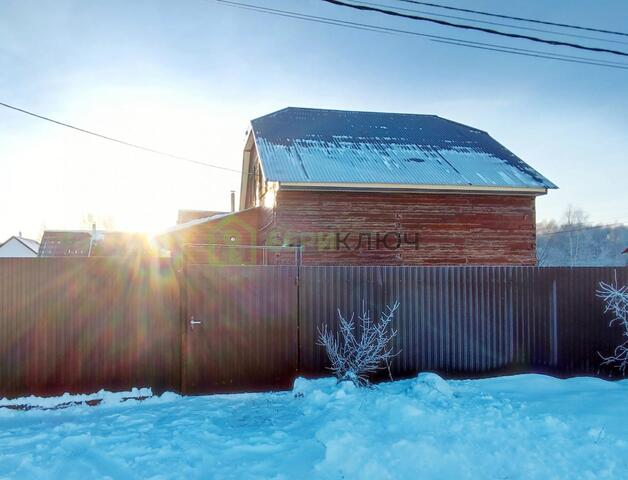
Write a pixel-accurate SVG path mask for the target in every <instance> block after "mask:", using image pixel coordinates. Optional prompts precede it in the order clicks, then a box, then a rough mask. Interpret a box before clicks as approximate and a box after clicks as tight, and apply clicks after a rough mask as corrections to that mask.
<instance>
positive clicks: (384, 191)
mask: <svg viewBox="0 0 628 480" xmlns="http://www.w3.org/2000/svg"><path fill="white" fill-rule="evenodd" d="M242 172H243V173H242V178H241V190H240V204H239V207H240V212H237V213H234V214H226V215H222V216H212V217H207V218H205V219H197V220H193V221H192V222H188V225H185V224H182V225H179V226H178V229H177V233H176V235H177V239H176V240H173V237H172V236H171V235H170V234H167V235H166V237H167V238H170V244H171V245H172V244H173V243H174V244H178V245H179V246H180V245H182V244H185V243H187V244H191V243H197V244H225V245H228V244H229V242H231V243H233V244H236V243H237V244H246V245H250V246H260V247H261V246H264V247H300V248H301V249H302V250H301V251H302V255H301V257H300V261H301V262H302V263H303V264H305V265H444V264H452V265H454V264H455V265H458V264H468V265H534V264H535V262H536V252H535V247H536V245H535V243H536V218H535V217H536V216H535V199H536V197H537V196H539V195H544V194H546V193H547V190H548V189H552V188H556V186H555V185H554V184H553V183H552V182H550V181H549V180H548V179H546V178H545V177H543V176H542V175H541V174H540V173H538V172H537V171H536V170H534V169H533V168H532V167H530V166H529V165H528V164H526V163H524V162H523V161H522V160H521V159H520V158H518V157H517V156H516V155H514V154H513V153H511V152H510V151H509V150H507V149H506V148H505V147H504V146H502V145H501V144H500V143H498V142H497V141H495V140H494V139H493V138H491V137H490V136H489V135H488V134H487V133H486V132H484V131H482V130H478V129H476V128H473V127H469V126H466V125H462V124H460V123H457V122H453V121H451V120H446V119H444V118H440V117H437V116H433V115H410V114H395V113H374V112H354V111H336V110H319V109H305V108H286V109H284V110H280V111H278V112H275V113H272V114H269V115H265V116H263V117H260V118H257V119H255V120H253V121H252V122H251V128H250V131H249V133H248V138H247V141H246V146H245V149H244V156H243V163H242ZM232 221H235V222H236V223H238V224H239V225H240V228H244V229H246V230H247V231H249V232H254V234H253V233H248V234H247V236H240V237H238V238H235V237H231V236H229V235H224V234H222V233H220V230H221V228H222V227H221V226H220V225H221V224H222V225H227V226H228V225H229V224H230V223H231V222H232ZM209 236H211V238H212V241H211V242H210V241H208V238H209ZM293 259H294V256H293V255H292V253H291V252H287V254H283V253H281V251H272V250H271V254H270V255H266V256H265V257H264V262H265V263H273V262H274V263H290V262H292V261H293Z"/></svg>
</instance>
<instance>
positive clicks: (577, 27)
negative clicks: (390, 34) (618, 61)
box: [397, 0, 628, 37]
mask: <svg viewBox="0 0 628 480" xmlns="http://www.w3.org/2000/svg"><path fill="white" fill-rule="evenodd" d="M397 1H398V2H405V3H414V4H416V5H425V6H428V7H434V8H443V9H446V10H455V11H457V12H465V13H474V14H476V15H484V16H487V17H495V18H506V19H508V20H517V21H520V22H529V23H539V24H542V25H552V26H554V27H563V28H573V29H576V30H586V31H589V32H599V33H608V34H610V35H622V36H624V37H628V33H626V32H617V31H613V30H603V29H600V28H593V27H583V26H580V25H570V24H567V23H556V22H548V21H547V20H538V19H533V18H522V17H513V16H511V15H501V14H499V13H491V12H482V11H479V10H469V9H467V8H459V7H451V6H449V5H442V4H438V3H428V2H419V1H417V0H397Z"/></svg>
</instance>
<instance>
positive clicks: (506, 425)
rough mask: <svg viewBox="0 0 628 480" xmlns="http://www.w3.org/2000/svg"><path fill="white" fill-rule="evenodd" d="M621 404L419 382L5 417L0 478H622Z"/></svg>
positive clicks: (594, 383) (593, 395)
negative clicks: (370, 387)
mask: <svg viewBox="0 0 628 480" xmlns="http://www.w3.org/2000/svg"><path fill="white" fill-rule="evenodd" d="M60 398H63V399H65V400H67V397H66V396H64V397H60ZM627 398H628V382H626V381H621V382H615V383H610V382H605V381H602V380H598V379H590V378H577V379H571V380H558V379H554V378H550V377H545V376H540V375H520V376H513V377H502V378H495V379H485V380H474V381H469V380H466V381H445V380H443V379H442V378H440V377H439V376H437V375H435V374H431V373H426V374H421V375H419V376H417V377H416V378H414V379H410V380H404V381H398V382H391V383H385V384H379V385H377V386H375V387H374V388H372V389H356V388H355V387H354V386H353V385H352V384H350V383H347V382H343V383H340V384H338V383H337V382H336V381H335V379H330V378H324V379H317V380H306V379H302V378H300V379H297V380H296V381H295V383H294V388H293V389H292V391H290V392H282V393H265V394H244V395H214V396H204V397H179V396H176V395H174V394H166V395H163V396H162V397H160V398H151V399H149V400H146V401H143V402H131V403H128V402H115V401H112V402H108V403H107V404H106V405H105V406H104V407H103V406H96V407H88V406H77V407H73V408H70V409H65V410H49V411H37V410H31V411H27V412H21V411H12V410H7V411H6V412H3V413H2V415H0V478H25V479H28V478H63V479H74V478H77V479H79V478H80V479H83V478H104V477H110V478H116V479H117V478H124V479H127V478H129V479H132V478H152V479H169V478H192V479H194V478H215V479H249V478H264V479H267V478H271V479H293V478H302V479H309V478H320V479H341V478H344V479H371V478H373V479H406V478H408V479H415V478H423V479H449V478H456V479H478V478H482V479H522V480H523V479H547V478H554V479H604V478H606V479H623V478H625V477H626V472H627V468H628V467H627V464H626V460H625V459H626V458H628V436H627V434H626V432H628V402H627V401H626V399H627ZM31 400H32V399H31Z"/></svg>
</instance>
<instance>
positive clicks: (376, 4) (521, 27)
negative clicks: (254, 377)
mask: <svg viewBox="0 0 628 480" xmlns="http://www.w3.org/2000/svg"><path fill="white" fill-rule="evenodd" d="M354 3H361V4H364V5H371V6H373V7H385V8H394V9H395V10H402V11H405V12H413V13H422V14H425V15H432V16H435V17H441V18H453V19H454V20H464V21H467V22H474V23H483V24H485V25H497V26H499V27H507V28H514V29H517V30H528V31H530V32H541V33H549V34H551V35H560V36H563V37H573V38H583V39H585V40H595V41H598V42H607V43H617V44H621V45H628V42H625V41H621V40H610V39H607V38H600V37H591V36H589V35H578V34H577V33H565V32H557V31H556V30H546V29H543V28H534V27H523V26H521V25H513V24H512V23H501V22H491V21H488V20H478V19H477V18H469V17H459V16H456V15H446V14H443V13H434V12H426V11H422V10H416V9H412V8H404V7H396V6H395V7H392V6H391V5H383V4H381V3H373V2H365V1H362V0H360V1H356V0H354Z"/></svg>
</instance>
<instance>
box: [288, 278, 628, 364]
mask: <svg viewBox="0 0 628 480" xmlns="http://www.w3.org/2000/svg"><path fill="white" fill-rule="evenodd" d="M615 276H617V280H618V281H619V282H620V283H623V284H626V283H628V269H627V268H618V269H615V268H586V267H583V268H535V267H458V266H456V267H301V269H300V298H299V304H300V316H299V323H300V338H301V364H300V368H301V370H302V371H303V372H305V373H309V374H320V373H322V372H324V371H325V366H326V358H325V352H324V351H323V349H322V348H321V347H319V346H316V345H315V343H316V336H317V330H318V329H319V328H321V326H322V325H323V324H325V323H327V324H328V325H330V326H332V327H335V326H336V325H337V318H338V314H337V309H340V310H341V312H343V314H344V315H349V316H350V315H351V313H352V312H355V313H356V314H358V313H360V312H361V309H362V303H363V302H365V303H366V305H365V306H366V308H367V309H369V310H370V311H371V314H372V316H373V314H374V315H375V316H377V315H379V313H380V312H381V311H382V309H383V308H384V307H385V305H386V304H387V303H392V302H394V301H395V300H399V302H400V303H401V307H400V309H399V312H398V316H397V319H396V320H395V323H394V325H395V328H397V330H398V332H399V333H398V336H397V337H396V339H395V349H396V350H400V354H399V355H398V357H397V358H396V359H395V361H394V363H393V368H392V371H393V374H394V375H411V374H414V373H416V372H420V371H423V370H434V371H438V372H441V373H444V374H449V375H461V376H475V375H487V374H496V373H512V372H547V373H552V374H555V375H561V376H569V375H578V374H598V373H599V374H602V375H607V374H608V373H609V372H610V371H609V370H608V369H600V358H599V356H598V354H597V352H598V351H600V352H603V353H610V352H611V351H612V349H613V348H614V346H615V345H618V344H619V343H621V341H622V340H621V339H622V337H621V329H619V328H608V326H607V324H608V320H609V319H608V318H607V317H605V316H604V315H603V313H602V304H601V301H600V300H599V299H598V298H596V297H595V290H596V288H597V283H598V282H599V281H601V280H603V281H606V282H610V281H612V280H614V279H615Z"/></svg>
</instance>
